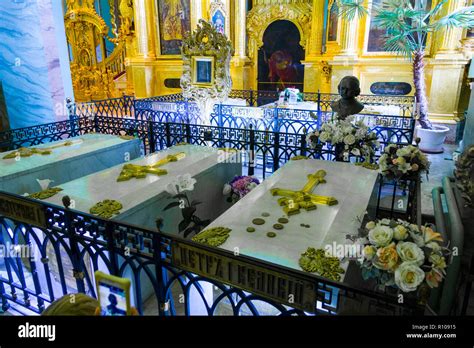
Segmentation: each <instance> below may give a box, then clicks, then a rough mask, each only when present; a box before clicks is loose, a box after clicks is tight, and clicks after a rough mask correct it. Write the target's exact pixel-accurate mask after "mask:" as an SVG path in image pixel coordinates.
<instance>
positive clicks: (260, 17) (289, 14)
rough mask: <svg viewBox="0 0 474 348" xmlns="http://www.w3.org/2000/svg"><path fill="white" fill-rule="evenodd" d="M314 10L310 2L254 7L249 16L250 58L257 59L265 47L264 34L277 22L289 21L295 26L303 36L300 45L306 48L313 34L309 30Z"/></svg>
mask: <svg viewBox="0 0 474 348" xmlns="http://www.w3.org/2000/svg"><path fill="white" fill-rule="evenodd" d="M312 9H313V8H312V4H311V3H310V2H298V3H289V4H285V5H282V4H275V5H268V4H265V5H256V6H254V7H253V8H252V10H250V12H249V13H248V15H247V34H248V38H249V41H248V42H249V56H250V57H251V58H256V57H255V54H256V52H257V50H258V49H259V48H260V47H261V46H263V33H264V32H265V30H266V29H267V27H268V26H269V25H270V24H271V23H273V22H275V21H277V20H287V21H290V22H292V23H293V24H295V25H296V27H297V28H298V30H299V32H300V35H301V38H300V45H301V46H302V47H303V48H304V47H306V46H307V42H308V40H309V38H310V32H311V31H310V30H308V29H309V28H310V26H311V19H312Z"/></svg>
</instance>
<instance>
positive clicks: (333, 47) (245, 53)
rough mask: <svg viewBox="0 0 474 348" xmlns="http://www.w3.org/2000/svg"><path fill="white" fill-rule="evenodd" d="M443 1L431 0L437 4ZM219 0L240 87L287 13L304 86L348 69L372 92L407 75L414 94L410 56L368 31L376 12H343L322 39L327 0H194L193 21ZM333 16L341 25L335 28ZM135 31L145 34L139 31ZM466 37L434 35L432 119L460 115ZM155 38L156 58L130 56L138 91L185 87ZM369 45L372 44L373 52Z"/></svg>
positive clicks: (173, 59)
mask: <svg viewBox="0 0 474 348" xmlns="http://www.w3.org/2000/svg"><path fill="white" fill-rule="evenodd" d="M182 1H185V0H181V1H178V0H176V1H173V0H163V1H162V3H167V4H168V5H170V4H171V5H175V6H179V2H181V3H182ZM366 1H367V3H368V0H366ZM437 1H438V0H433V4H436V3H437ZM448 2H449V9H448V10H449V11H452V10H455V9H456V8H457V7H458V6H459V3H460V1H456V0H449V1H448ZM461 2H462V1H461ZM177 3H178V5H177ZM216 3H220V5H219V6H221V8H222V10H223V12H224V13H225V15H226V16H227V18H226V20H227V21H226V24H225V26H226V27H225V32H226V34H227V35H228V36H229V38H230V39H231V41H232V43H233V45H234V49H235V54H234V57H233V58H232V61H231V76H232V80H233V88H234V89H257V76H258V49H259V47H261V45H262V44H263V42H262V36H263V33H264V31H265V29H266V28H267V27H268V25H270V24H271V23H273V22H274V21H277V20H289V21H291V22H292V23H294V24H295V26H296V27H297V28H298V29H299V31H300V36H301V45H302V46H303V47H304V49H305V56H306V57H305V60H304V61H303V62H302V64H303V65H304V66H305V68H304V74H305V82H304V91H305V92H317V91H321V92H323V93H337V85H338V83H339V80H340V79H341V78H342V77H344V76H345V75H354V76H357V77H358V78H359V79H360V80H361V88H362V93H364V94H371V86H372V84H373V83H375V82H404V83H409V84H410V85H411V86H412V90H411V92H410V93H409V95H413V94H414V86H413V76H412V70H411V63H410V61H409V60H406V59H403V58H401V57H398V56H396V55H394V54H389V53H386V52H383V50H382V49H380V45H381V43H380V38H377V36H375V37H374V36H373V34H370V35H371V36H370V37H369V31H370V17H365V18H363V19H360V20H359V19H358V18H356V19H354V20H352V21H346V20H343V19H341V18H339V19H338V20H337V22H336V21H333V24H332V26H333V28H332V34H331V36H332V38H330V37H326V39H325V42H323V36H324V35H325V34H324V11H325V9H326V10H328V8H327V7H326V8H325V6H326V5H325V1H324V0H318V1H311V0H305V1H300V0H298V1H296V0H272V1H267V0H262V1H260V0H254V1H253V5H252V8H251V9H248V8H247V5H248V1H247V0H233V1H230V0H220V1H215V0H191V2H190V10H191V15H190V16H191V17H190V25H191V29H194V28H195V27H196V24H197V22H198V20H199V19H200V18H203V19H205V20H211V19H212V15H211V12H212V10H213V9H214V8H215V6H216ZM332 3H333V1H331V0H329V1H328V6H329V7H330V6H332ZM146 16H148V17H150V16H151V17H153V18H154V20H155V23H160V22H159V21H164V20H165V19H163V18H160V16H162V14H160V13H159V11H158V9H156V10H155V13H154V14H146ZM334 23H336V26H337V28H334ZM160 29H161V30H162V29H163V28H162V26H161V27H160V26H159V25H157V27H156V28H155V30H156V33H155V34H154V35H155V36H156V37H158V38H160ZM137 33H138V35H140V34H139V31H137ZM465 38H466V33H462V30H457V31H454V32H450V33H440V34H439V35H438V36H436V37H433V38H429V42H428V48H427V58H426V62H427V66H426V72H425V78H426V86H427V92H428V98H429V101H430V114H431V117H432V119H433V120H434V121H438V122H444V123H454V122H455V120H457V119H459V118H461V117H462V115H461V113H462V112H463V110H461V109H462V107H461V106H462V105H464V104H466V103H464V102H463V100H461V98H465V97H463V96H464V95H465V94H466V93H463V91H462V88H461V86H462V82H463V75H464V70H465V67H466V65H467V64H468V62H469V58H470V57H468V56H466V51H465V50H464V49H462V48H461V40H466V39H465ZM331 40H332V41H331ZM471 41H472V40H471ZM155 43H156V46H155V52H156V57H155V58H154V59H149V60H148V61H145V60H143V59H141V60H140V58H138V59H137V57H134V58H133V59H131V60H130V61H131V65H132V67H133V69H134V71H138V72H139V73H137V74H134V75H133V76H134V79H135V81H134V86H135V92H136V95H137V96H138V97H146V96H150V93H153V94H169V93H177V92H179V91H180V89H179V88H170V87H167V86H165V80H166V79H179V78H180V77H181V71H182V70H181V66H182V63H181V59H180V57H179V55H169V54H164V53H166V52H163V50H162V48H161V47H160V45H161V42H160V40H155ZM471 44H472V42H471ZM377 45H378V46H377ZM369 46H370V49H371V50H372V51H371V52H368V50H369V49H368V47H369ZM464 46H466V45H465V44H464ZM471 46H472V45H471ZM471 48H472V47H471ZM374 49H375V52H374ZM377 51H378V52H377ZM144 66H148V67H149V68H147V69H148V73H147V74H145V73H144V72H143V71H144V69H145V68H144ZM150 74H151V76H153V78H152V82H150V80H149V78H148V82H145V83H146V84H148V85H146V87H143V86H142V85H141V84H142V83H143V82H144V81H145V80H147V77H144V76H145V75H146V76H150ZM137 76H138V79H137ZM150 83H152V84H153V86H152V87H150V86H149V85H150ZM467 97H468V94H467Z"/></svg>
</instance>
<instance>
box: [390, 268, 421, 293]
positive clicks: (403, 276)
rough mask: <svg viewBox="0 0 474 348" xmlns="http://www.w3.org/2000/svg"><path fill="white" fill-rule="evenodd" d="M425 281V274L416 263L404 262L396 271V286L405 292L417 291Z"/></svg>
mask: <svg viewBox="0 0 474 348" xmlns="http://www.w3.org/2000/svg"><path fill="white" fill-rule="evenodd" d="M424 279H425V272H423V270H422V269H421V268H420V267H418V266H417V264H416V263H414V262H403V263H402V264H401V265H400V266H399V267H398V268H397V269H396V270H395V284H397V286H398V287H399V288H400V289H401V290H402V291H403V292H411V291H415V290H416V289H417V288H418V286H419V285H420V284H421V283H422V282H423V280H424Z"/></svg>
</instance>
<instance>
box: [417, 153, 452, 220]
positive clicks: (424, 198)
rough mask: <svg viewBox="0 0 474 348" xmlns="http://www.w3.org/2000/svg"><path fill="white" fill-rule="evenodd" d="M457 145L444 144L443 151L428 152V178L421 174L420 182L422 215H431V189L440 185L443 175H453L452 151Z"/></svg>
mask: <svg viewBox="0 0 474 348" xmlns="http://www.w3.org/2000/svg"><path fill="white" fill-rule="evenodd" d="M456 148H457V145H451V144H445V145H444V153H440V154H428V159H429V160H430V162H431V168H430V173H429V175H428V179H427V178H426V176H423V178H422V180H423V182H422V184H421V212H422V214H423V215H433V201H432V196H431V190H433V188H435V187H438V186H441V180H442V179H443V177H445V176H453V170H454V161H453V152H454V151H455V150H456Z"/></svg>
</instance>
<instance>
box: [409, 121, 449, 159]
mask: <svg viewBox="0 0 474 348" xmlns="http://www.w3.org/2000/svg"><path fill="white" fill-rule="evenodd" d="M448 133H449V128H448V127H446V126H443V125H433V129H423V128H421V126H417V127H416V136H417V137H418V138H420V139H421V141H420V144H419V147H420V150H421V151H423V152H428V153H443V152H444V148H443V144H444V141H445V140H446V136H447V134H448Z"/></svg>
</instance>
